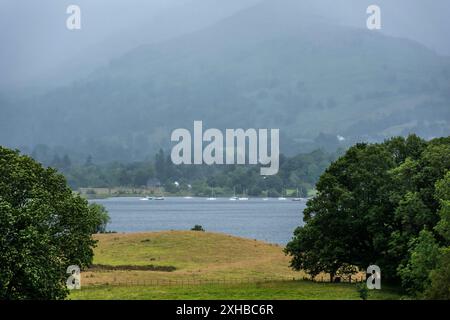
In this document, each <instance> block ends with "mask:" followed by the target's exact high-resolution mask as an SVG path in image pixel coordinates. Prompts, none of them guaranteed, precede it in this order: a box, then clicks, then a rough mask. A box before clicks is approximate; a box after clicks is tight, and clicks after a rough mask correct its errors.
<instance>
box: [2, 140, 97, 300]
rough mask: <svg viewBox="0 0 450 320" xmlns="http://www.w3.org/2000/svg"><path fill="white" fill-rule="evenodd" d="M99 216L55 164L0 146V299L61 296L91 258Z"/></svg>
mask: <svg viewBox="0 0 450 320" xmlns="http://www.w3.org/2000/svg"><path fill="white" fill-rule="evenodd" d="M98 222H99V221H98V217H97V216H96V215H95V213H94V210H90V209H89V207H88V203H87V201H86V200H84V199H82V198H80V197H78V196H75V195H73V194H72V190H70V188H69V187H68V186H67V184H66V181H65V179H64V177H63V176H62V175H60V174H58V173H57V172H56V171H55V170H54V169H50V168H49V169H45V168H43V167H42V166H41V165H40V164H38V163H36V162H35V161H34V160H32V159H31V158H29V157H27V156H22V155H19V153H18V152H16V151H12V150H9V149H6V148H3V147H0V299H62V298H64V297H65V296H66V295H67V289H66V286H65V280H66V278H67V276H68V275H67V274H66V270H67V267H68V266H70V265H78V266H80V267H81V268H83V267H86V266H88V265H89V264H90V263H91V262H92V257H93V251H92V248H93V247H94V245H95V241H94V240H93V239H92V237H91V235H92V233H94V232H96V228H97V227H98Z"/></svg>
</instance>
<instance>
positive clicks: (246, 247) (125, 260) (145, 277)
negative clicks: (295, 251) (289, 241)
mask: <svg viewBox="0 0 450 320" xmlns="http://www.w3.org/2000/svg"><path fill="white" fill-rule="evenodd" d="M95 238H96V239H97V240H98V246H97V248H95V250H94V254H95V256H94V263H95V264H103V265H113V266H117V265H138V266H143V265H155V266H174V267H175V268H176V270H175V271H173V272H161V271H95V272H84V273H83V280H82V281H83V284H84V285H89V284H95V283H127V282H133V283H139V282H141V283H151V281H156V280H159V281H162V280H166V281H168V280H172V281H173V280H177V281H188V280H193V279H196V280H219V279H223V280H231V279H233V280H236V281H246V280H249V279H253V280H255V279H265V278H277V279H280V278H284V279H285V278H293V277H295V278H300V277H303V275H304V274H303V273H299V272H294V271H292V270H291V269H290V268H289V257H287V256H285V255H284V253H283V248H282V247H281V246H278V245H273V244H268V243H264V242H261V241H255V240H251V239H244V238H238V237H234V236H230V235H226V234H219V233H209V232H195V231H167V232H152V233H118V234H102V235H96V236H95Z"/></svg>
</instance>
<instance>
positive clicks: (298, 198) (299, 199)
mask: <svg viewBox="0 0 450 320" xmlns="http://www.w3.org/2000/svg"><path fill="white" fill-rule="evenodd" d="M292 201H302V198H300V197H299V196H298V188H297V197H296V198H293V199H292Z"/></svg>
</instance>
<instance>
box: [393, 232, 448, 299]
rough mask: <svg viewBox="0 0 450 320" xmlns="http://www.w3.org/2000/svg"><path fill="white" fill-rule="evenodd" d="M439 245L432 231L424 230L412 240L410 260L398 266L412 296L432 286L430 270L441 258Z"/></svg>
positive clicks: (418, 294) (404, 285) (403, 281)
mask: <svg viewBox="0 0 450 320" xmlns="http://www.w3.org/2000/svg"><path fill="white" fill-rule="evenodd" d="M439 254H440V252H439V246H438V244H437V243H436V240H435V239H434V236H433V234H432V233H431V232H430V231H427V230H422V231H421V232H420V234H419V236H418V237H417V239H412V240H411V241H410V247H409V256H410V258H409V260H408V262H407V263H406V265H400V266H399V267H398V274H399V276H400V278H401V281H402V287H403V288H404V289H405V290H406V292H407V293H408V294H410V295H411V296H420V295H421V294H422V293H423V292H424V291H425V290H426V289H427V288H428V287H429V286H430V278H429V275H430V272H431V270H433V269H434V268H435V267H436V265H437V261H438V258H439Z"/></svg>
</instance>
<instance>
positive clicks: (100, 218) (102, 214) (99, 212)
mask: <svg viewBox="0 0 450 320" xmlns="http://www.w3.org/2000/svg"><path fill="white" fill-rule="evenodd" d="M89 211H90V212H91V215H92V216H94V218H95V225H96V227H95V232H96V233H105V232H106V225H107V224H108V223H109V222H110V221H111V218H110V217H109V215H108V211H107V210H106V208H105V207H104V206H103V205H101V204H97V203H91V204H89Z"/></svg>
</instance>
